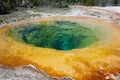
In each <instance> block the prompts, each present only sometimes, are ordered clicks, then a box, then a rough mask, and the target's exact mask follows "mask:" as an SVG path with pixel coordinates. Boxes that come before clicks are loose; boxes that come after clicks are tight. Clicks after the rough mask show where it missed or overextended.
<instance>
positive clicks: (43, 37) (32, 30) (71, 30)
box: [10, 21, 97, 50]
mask: <svg viewBox="0 0 120 80" xmlns="http://www.w3.org/2000/svg"><path fill="white" fill-rule="evenodd" d="M10 34H11V36H12V37H13V38H14V39H15V40H17V41H21V42H24V43H27V44H32V45H34V46H37V47H43V48H52V49H57V50H71V49H76V48H84V47H86V46H88V45H90V44H92V43H93V42H94V41H96V40H97V38H96V34H95V33H94V31H93V30H92V29H90V28H87V27H85V26H81V25H80V24H78V23H75V22H70V21H49V22H48V21H47V22H43V23H39V22H36V23H31V24H26V25H20V27H19V26H16V27H13V28H11V29H10Z"/></svg>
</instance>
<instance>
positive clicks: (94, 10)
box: [0, 5, 120, 80]
mask: <svg viewBox="0 0 120 80" xmlns="http://www.w3.org/2000/svg"><path fill="white" fill-rule="evenodd" d="M51 16H87V17H92V18H98V19H103V20H110V21H114V22H116V23H117V24H118V25H120V7H83V6H77V5H76V6H71V7H70V8H69V9H66V8H63V9H57V8H54V9H53V8H38V7H37V8H33V9H25V10H21V11H17V12H13V13H11V14H9V15H0V27H2V26H4V25H6V24H8V23H14V22H18V21H23V20H30V19H38V18H43V17H51ZM110 76H111V75H110ZM110 76H106V80H109V78H110ZM112 77H113V78H114V80H120V76H116V77H115V76H113V75H112ZM0 80H72V79H71V78H68V77H64V78H55V77H50V76H48V75H47V74H46V73H45V72H43V71H38V70H37V69H36V68H34V66H32V65H27V66H21V67H14V68H13V67H5V66H3V65H0Z"/></svg>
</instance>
